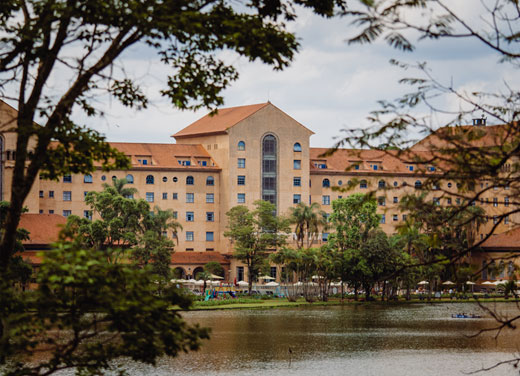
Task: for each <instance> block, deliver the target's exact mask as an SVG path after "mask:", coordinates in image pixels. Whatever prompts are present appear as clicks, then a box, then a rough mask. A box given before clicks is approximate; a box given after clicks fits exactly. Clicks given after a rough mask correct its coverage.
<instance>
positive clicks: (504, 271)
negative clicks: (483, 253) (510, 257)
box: [498, 260, 506, 279]
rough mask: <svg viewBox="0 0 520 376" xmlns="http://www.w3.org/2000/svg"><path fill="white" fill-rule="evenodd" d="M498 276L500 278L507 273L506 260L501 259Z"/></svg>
mask: <svg viewBox="0 0 520 376" xmlns="http://www.w3.org/2000/svg"><path fill="white" fill-rule="evenodd" d="M498 273H499V274H498V277H499V278H500V279H503V278H504V277H505V275H506V268H505V265H504V261H502V260H501V261H500V263H499V264H498Z"/></svg>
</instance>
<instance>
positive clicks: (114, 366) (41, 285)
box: [0, 242, 208, 376]
mask: <svg viewBox="0 0 520 376" xmlns="http://www.w3.org/2000/svg"><path fill="white" fill-rule="evenodd" d="M108 252H110V251H108ZM155 282H156V280H155V278H154V275H153V274H152V273H150V271H149V270H148V269H147V268H143V269H136V268H135V267H133V266H132V265H131V264H126V263H111V262H108V260H107V257H106V251H100V250H95V249H89V250H85V249H81V248H78V247H77V246H76V245H75V244H72V243H66V242H65V243H60V244H58V246H57V248H56V249H55V250H52V251H49V252H46V254H45V257H44V260H43V262H42V264H41V267H40V270H39V272H38V274H37V283H38V288H37V290H36V291H34V292H33V299H27V300H24V301H23V302H22V303H23V310H20V308H17V309H18V310H19V311H20V314H19V315H17V316H16V317H15V316H8V318H7V320H5V321H4V328H5V329H6V330H7V332H6V333H5V335H6V336H8V337H9V338H10V343H6V342H4V341H2V342H1V345H2V346H1V347H0V360H1V361H2V363H4V362H6V359H9V360H10V361H9V362H6V363H5V364H4V366H3V367H2V374H5V375H9V376H15V375H35V376H36V375H48V374H52V373H55V372H57V371H62V370H67V369H75V370H76V372H77V373H81V374H86V375H99V374H106V373H107V372H109V371H123V369H122V366H121V363H119V364H120V365H119V366H118V362H115V360H116V359H118V358H121V357H127V358H130V359H133V360H135V361H141V362H144V363H148V364H152V365H154V364H155V362H156V360H157V358H159V357H161V356H164V355H166V356H175V355H176V354H178V353H179V352H181V351H188V350H194V349H197V348H198V347H199V346H200V344H201V339H204V338H208V330H207V329H202V328H200V327H198V326H196V325H194V326H191V325H187V324H186V323H185V322H184V320H183V319H182V317H181V315H180V314H179V311H178V309H179V308H180V309H188V308H189V306H190V304H191V300H190V299H189V298H188V297H186V296H184V295H182V293H181V292H180V290H177V289H176V288H174V287H172V286H159V285H158V284H156V283H155ZM159 289H160V294H159ZM1 291H2V293H5V291H8V290H1ZM14 303H17V304H20V300H18V299H13V300H10V301H9V303H8V304H9V306H7V307H9V308H11V309H14V308H13V307H10V306H11V305H13V304H14ZM7 307H6V306H2V310H4V309H6V308H7ZM27 328H30V330H28V329H27ZM99 338H102V340H98V339H99ZM42 348H45V350H46V352H47V354H49V356H48V357H43V358H42V359H41V360H39V361H38V362H26V361H25V360H26V359H27V357H28V356H31V355H32V354H33V353H34V351H37V350H38V349H40V350H41V349H42ZM13 355H16V358H7V357H8V356H13Z"/></svg>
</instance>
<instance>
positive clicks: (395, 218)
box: [392, 214, 399, 222]
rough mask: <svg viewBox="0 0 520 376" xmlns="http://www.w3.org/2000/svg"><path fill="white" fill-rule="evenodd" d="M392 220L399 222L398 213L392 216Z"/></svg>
mask: <svg viewBox="0 0 520 376" xmlns="http://www.w3.org/2000/svg"><path fill="white" fill-rule="evenodd" d="M392 220H393V221H394V222H397V221H398V220H399V216H398V215H397V214H394V215H393V216H392Z"/></svg>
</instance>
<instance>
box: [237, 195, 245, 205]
mask: <svg viewBox="0 0 520 376" xmlns="http://www.w3.org/2000/svg"><path fill="white" fill-rule="evenodd" d="M237 202H238V203H239V204H244V203H245V202H246V194H245V193H238V194H237Z"/></svg>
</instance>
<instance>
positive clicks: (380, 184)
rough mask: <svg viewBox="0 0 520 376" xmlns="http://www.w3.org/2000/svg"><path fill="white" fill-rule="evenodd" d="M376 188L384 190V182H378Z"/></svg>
mask: <svg viewBox="0 0 520 376" xmlns="http://www.w3.org/2000/svg"><path fill="white" fill-rule="evenodd" d="M377 186H378V187H379V188H381V189H385V187H386V183H385V181H384V180H379V183H377Z"/></svg>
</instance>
